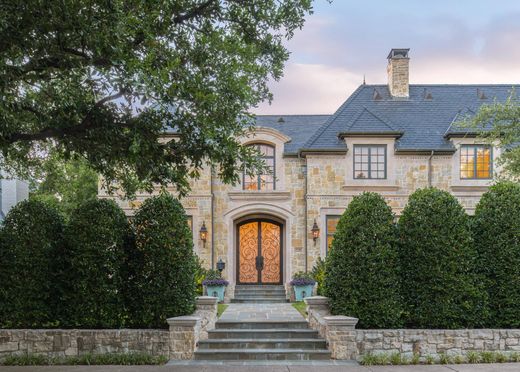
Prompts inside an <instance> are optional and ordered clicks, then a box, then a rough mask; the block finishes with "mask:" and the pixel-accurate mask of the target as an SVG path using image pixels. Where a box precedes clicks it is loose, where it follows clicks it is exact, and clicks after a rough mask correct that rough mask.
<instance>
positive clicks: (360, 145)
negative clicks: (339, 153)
mask: <svg viewBox="0 0 520 372" xmlns="http://www.w3.org/2000/svg"><path fill="white" fill-rule="evenodd" d="M362 147H367V148H368V170H367V173H368V177H364V178H361V177H356V148H362ZM374 147H382V148H383V149H384V153H385V154H384V168H385V170H384V177H382V178H379V177H378V178H374V177H372V176H371V171H372V163H371V161H370V159H371V151H372V150H371V149H372V148H374ZM353 148H354V150H353V151H352V178H353V179H355V180H386V179H387V178H388V151H387V149H388V146H387V145H386V144H368V143H367V144H361V143H360V144H355V145H354V147H353ZM376 156H377V155H376ZM359 164H362V163H359Z"/></svg>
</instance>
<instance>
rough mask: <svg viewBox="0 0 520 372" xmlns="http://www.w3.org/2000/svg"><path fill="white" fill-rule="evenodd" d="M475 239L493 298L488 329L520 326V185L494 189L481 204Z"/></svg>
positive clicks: (483, 198)
mask: <svg viewBox="0 0 520 372" xmlns="http://www.w3.org/2000/svg"><path fill="white" fill-rule="evenodd" d="M472 226H473V236H474V240H475V246H476V248H477V253H478V257H479V260H478V262H479V265H478V270H479V272H480V273H481V274H482V275H483V277H484V278H485V280H484V283H485V287H486V291H487V294H488V296H489V316H490V317H489V320H488V322H487V323H488V324H487V325H488V326H490V327H494V328H502V327H503V328H510V327H512V328H518V327H520V306H519V304H520V185H519V184H517V183H513V182H502V183H498V184H496V185H494V186H492V187H490V189H489V191H488V192H486V193H485V194H484V195H482V198H481V199H480V202H479V203H478V204H477V208H476V210H475V216H474V218H473V224H472Z"/></svg>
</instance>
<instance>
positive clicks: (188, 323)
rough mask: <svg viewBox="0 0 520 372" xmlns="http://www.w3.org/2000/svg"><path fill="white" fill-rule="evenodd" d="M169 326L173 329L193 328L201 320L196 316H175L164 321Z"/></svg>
mask: <svg viewBox="0 0 520 372" xmlns="http://www.w3.org/2000/svg"><path fill="white" fill-rule="evenodd" d="M166 321H167V322H168V325H169V326H174V327H179V326H182V327H194V326H196V325H197V323H199V322H200V321H201V318H200V317H198V316H191V315H184V316H176V317H174V318H168V319H166Z"/></svg>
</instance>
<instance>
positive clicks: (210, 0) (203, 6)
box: [173, 0, 215, 24]
mask: <svg viewBox="0 0 520 372" xmlns="http://www.w3.org/2000/svg"><path fill="white" fill-rule="evenodd" d="M214 3H215V0H207V1H205V2H203V3H202V4H200V5H199V6H196V7H195V8H193V9H191V10H190V11H188V12H186V13H184V14H181V15H179V16H177V17H173V23H175V24H181V23H183V22H185V21H187V20H189V19H191V18H195V17H198V16H200V15H202V14H203V13H204V11H205V10H206V8H208V7H209V6H210V5H212V4H214Z"/></svg>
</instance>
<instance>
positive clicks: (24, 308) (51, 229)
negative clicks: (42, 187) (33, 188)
mask: <svg viewBox="0 0 520 372" xmlns="http://www.w3.org/2000/svg"><path fill="white" fill-rule="evenodd" d="M62 246H63V218H62V216H61V215H60V214H59V213H58V212H57V211H56V209H54V208H52V207H51V206H49V205H47V204H45V203H43V202H41V201H36V200H25V201H22V202H20V203H18V204H17V205H16V206H15V207H14V208H12V209H11V211H10V212H9V213H8V214H7V216H6V218H5V221H4V225H3V228H2V231H1V233H0V327H3V328H46V327H53V326H56V325H58V323H57V319H56V316H55V309H56V306H57V302H58V300H57V299H58V293H57V290H58V287H59V284H58V283H57V282H56V275H55V273H56V272H57V271H58V270H59V269H60V268H59V267H58V265H56V258H57V256H58V255H59V253H60V251H61V248H62Z"/></svg>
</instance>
